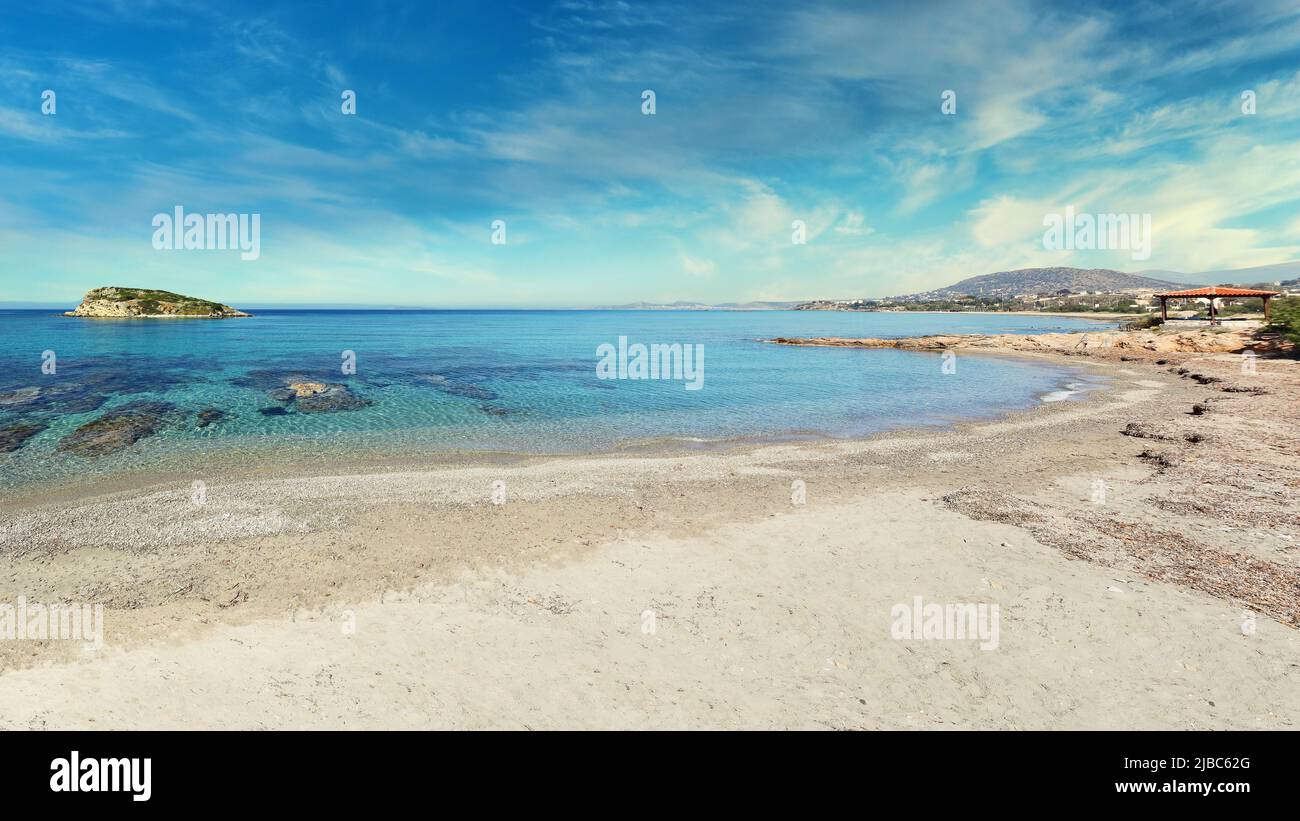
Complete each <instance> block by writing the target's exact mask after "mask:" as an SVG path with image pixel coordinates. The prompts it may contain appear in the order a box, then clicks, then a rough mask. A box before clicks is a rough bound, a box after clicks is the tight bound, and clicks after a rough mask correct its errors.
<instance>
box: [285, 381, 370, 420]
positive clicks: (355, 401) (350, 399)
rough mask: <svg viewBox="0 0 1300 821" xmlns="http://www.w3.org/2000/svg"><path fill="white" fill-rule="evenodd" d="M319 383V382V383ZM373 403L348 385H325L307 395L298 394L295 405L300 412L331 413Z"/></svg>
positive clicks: (355, 408)
mask: <svg viewBox="0 0 1300 821" xmlns="http://www.w3.org/2000/svg"><path fill="white" fill-rule="evenodd" d="M317 384H319V383H317ZM370 404H372V403H371V401H370V400H369V399H362V398H361V397H360V396H357V395H356V394H355V393H353V392H352V391H351V389H349V388H348V386H347V385H325V386H323V389H322V390H320V391H317V392H315V393H311V394H308V395H306V396H304V395H302V394H301V393H300V394H298V398H297V401H295V402H294V407H296V408H297V409H298V412H299V413H330V412H332V411H348V410H357V409H358V408H364V407H366V406H367V405H370Z"/></svg>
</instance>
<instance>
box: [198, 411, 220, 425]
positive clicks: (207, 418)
mask: <svg viewBox="0 0 1300 821" xmlns="http://www.w3.org/2000/svg"><path fill="white" fill-rule="evenodd" d="M225 418H226V412H225V411H223V410H218V409H217V408H207V409H205V410H201V411H199V427H201V428H206V427H207V426H208V425H212V424H216V423H217V422H220V421H222V420H223V419H225Z"/></svg>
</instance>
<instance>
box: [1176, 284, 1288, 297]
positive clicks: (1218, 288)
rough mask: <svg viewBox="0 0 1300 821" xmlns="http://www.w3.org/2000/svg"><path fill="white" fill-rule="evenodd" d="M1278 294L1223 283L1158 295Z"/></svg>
mask: <svg viewBox="0 0 1300 821" xmlns="http://www.w3.org/2000/svg"><path fill="white" fill-rule="evenodd" d="M1278 294H1279V292H1278V291H1255V290H1252V289H1250V288H1225V287H1223V286H1222V285H1211V286H1210V287H1208V288H1191V289H1189V290H1186V291H1168V292H1166V293H1163V294H1156V296H1278Z"/></svg>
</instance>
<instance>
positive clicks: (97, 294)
mask: <svg viewBox="0 0 1300 821" xmlns="http://www.w3.org/2000/svg"><path fill="white" fill-rule="evenodd" d="M63 315H64V316H84V317H96V318H115V319H132V318H135V317H180V318H198V319H226V318H228V317H236V316H252V314H246V313H244V312H243V311H240V310H237V309H235V308H232V307H230V306H229V305H222V304H221V303H220V302H212V301H209V300H206V299H197V298H195V297H192V296H182V295H181V294H174V293H172V292H171V291H159V290H154V289H151V288H117V287H112V286H109V287H106V288H94V289H92V290H90V291H87V292H86V296H85V297H84V298H83V299H82V300H81V304H80V305H78V306H77V308H76V310H73V311H66V312H64V314H63Z"/></svg>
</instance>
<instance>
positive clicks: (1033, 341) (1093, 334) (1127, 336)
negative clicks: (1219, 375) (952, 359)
mask: <svg viewBox="0 0 1300 821" xmlns="http://www.w3.org/2000/svg"><path fill="white" fill-rule="evenodd" d="M766 341H768V342H773V343H775V344H777V345H807V346H815V347H831V348H895V349H898V350H904V351H946V350H957V349H966V350H986V351H995V350H1003V351H1018V352H1022V353H1060V354H1066V355H1077V354H1085V355H1090V354H1105V353H1107V352H1120V353H1143V354H1151V353H1155V354H1161V353H1236V352H1239V351H1242V350H1246V349H1254V348H1256V347H1263V345H1262V343H1259V342H1258V341H1256V340H1255V339H1254V338H1253V337H1251V335H1250V334H1249V333H1247V332H1245V331H1237V330H1223V331H1210V330H1197V331H1176V332H1159V331H1115V330H1107V331H1085V332H1081V333H1056V334H939V335H933V336H911V337H900V338H896V339H882V338H874V337H864V338H852V337H808V338H797V337H777V338H775V339H769V340H766Z"/></svg>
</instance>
